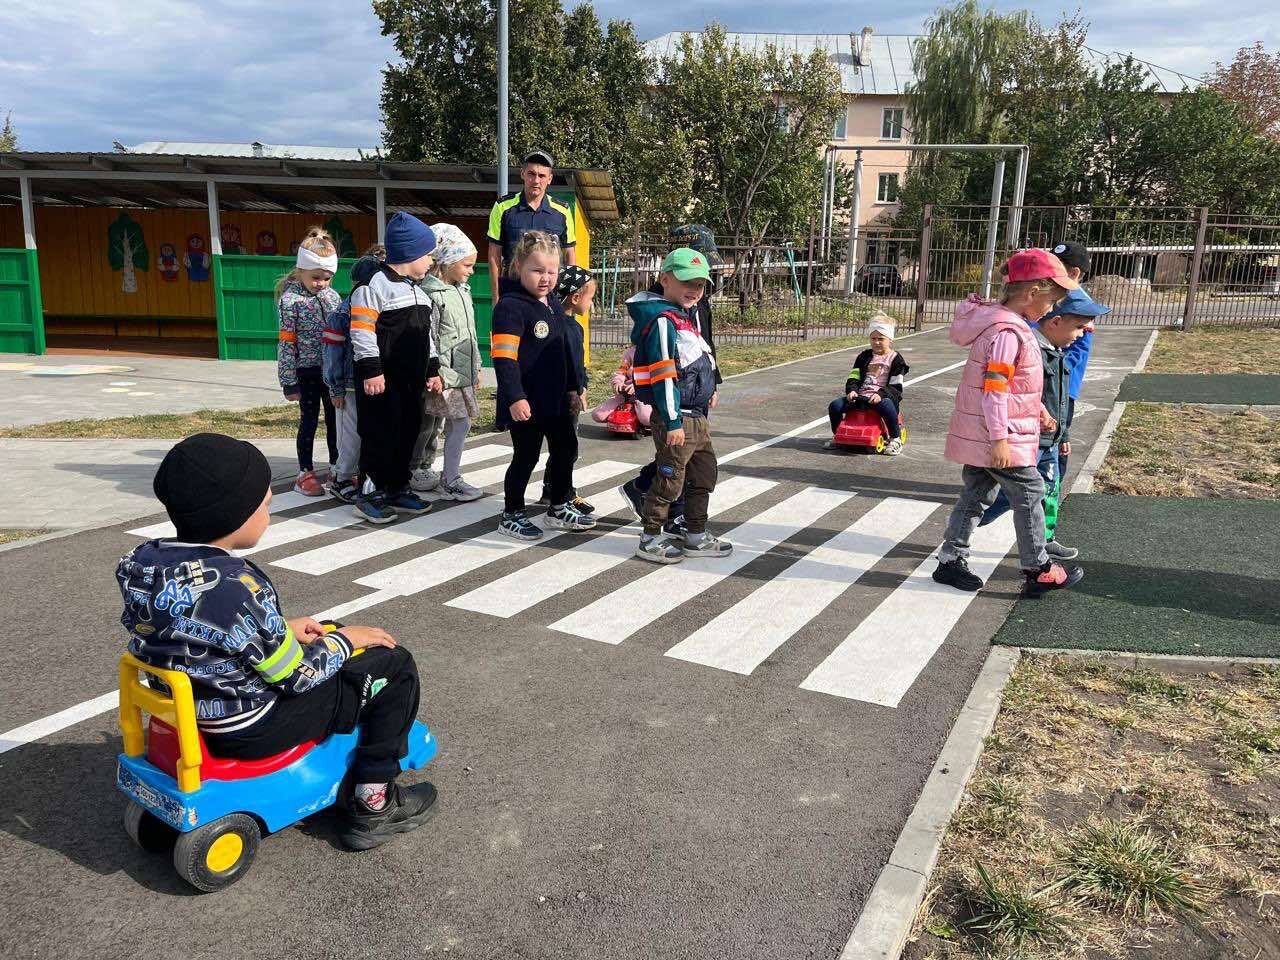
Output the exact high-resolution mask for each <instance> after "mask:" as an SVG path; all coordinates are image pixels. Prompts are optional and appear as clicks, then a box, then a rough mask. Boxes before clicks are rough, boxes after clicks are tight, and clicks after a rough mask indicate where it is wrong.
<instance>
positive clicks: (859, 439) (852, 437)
mask: <svg viewBox="0 0 1280 960" xmlns="http://www.w3.org/2000/svg"><path fill="white" fill-rule="evenodd" d="M898 428H899V432H898V435H899V436H900V437H901V438H902V442H903V443H906V442H907V429H906V427H904V426H902V414H901V413H899V414H898ZM831 439H832V442H833V443H835V445H836V446H839V447H871V448H873V449H874V450H875V452H876V453H884V448H885V447H887V446H888V445H889V436H888V433H887V431H886V430H885V428H884V421H883V420H882V419H881V418H880V414H878V413H876V412H875V411H874V410H870V409H868V408H866V407H859V408H858V409H856V410H850V411H849V412H848V413H846V414H845V415H844V419H843V420H841V421H840V426H838V427H836V435H835V436H834V437H832V438H831Z"/></svg>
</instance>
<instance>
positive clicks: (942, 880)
mask: <svg viewBox="0 0 1280 960" xmlns="http://www.w3.org/2000/svg"><path fill="white" fill-rule="evenodd" d="M1278 725H1280V669H1277V668H1265V669H1264V668H1249V667H1245V666H1231V667H1229V668H1228V667H1224V668H1223V669H1222V670H1220V671H1219V672H1216V673H1201V674H1195V675H1186V676H1176V675H1170V674H1167V673H1162V672H1159V671H1155V670H1126V669H1122V668H1120V667H1118V666H1115V665H1112V664H1110V663H1108V662H1106V661H1104V660H1101V659H1097V658H1078V657H1026V658H1024V659H1023V661H1022V662H1021V663H1020V664H1019V666H1018V668H1017V670H1016V671H1015V672H1014V675H1013V677H1012V678H1011V680H1010V682H1009V684H1008V686H1007V687H1006V690H1005V698H1004V703H1003V706H1002V709H1001V712H1000V715H999V717H998V718H997V720H996V725H995V729H994V731H993V732H992V734H991V736H990V737H989V738H988V739H987V743H986V749H985V751H984V753H983V756H982V759H981V761H980V762H979V765H978V769H977V771H976V773H975V775H974V778H973V780H972V782H971V783H970V785H969V788H968V790H967V791H966V794H965V797H964V799H963V801H962V802H961V805H960V808H959V810H958V811H957V814H956V816H955V818H953V820H952V822H951V824H950V826H949V828H948V830H947V834H946V837H945V840H944V843H943V848H942V853H941V856H940V858H939V861H938V867H937V869H936V870H935V872H934V875H933V877H932V878H931V885H930V890H929V892H928V894H927V896H926V898H925V902H924V904H923V905H922V906H921V909H920V912H919V914H918V916H917V919H916V925H915V930H914V933H913V937H912V941H911V943H909V944H908V946H907V949H906V951H905V953H904V954H903V956H904V958H906V960H926V958H929V960H977V958H1001V960H1014V958H1018V960H1037V958H1043V960H1049V958H1052V960H1086V958H1087V960H1102V958H1124V960H1136V958H1138V957H1144V958H1145V957H1161V958H1167V960H1192V958H1202V957H1208V956H1221V957H1223V958H1226V957H1248V958H1250V960H1255V958H1256V960H1276V958H1280V900H1277V897H1278V896H1280V766H1278V765H1277V764H1276V763H1275V761H1276V760H1277V758H1280V752H1277V751H1278V750H1280V726H1278Z"/></svg>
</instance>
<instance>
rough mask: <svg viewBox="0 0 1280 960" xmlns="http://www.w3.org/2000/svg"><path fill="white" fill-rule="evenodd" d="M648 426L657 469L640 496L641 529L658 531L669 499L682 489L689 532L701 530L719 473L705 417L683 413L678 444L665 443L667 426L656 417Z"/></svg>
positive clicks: (660, 528)
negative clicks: (642, 520)
mask: <svg viewBox="0 0 1280 960" xmlns="http://www.w3.org/2000/svg"><path fill="white" fill-rule="evenodd" d="M652 429H653V445H654V447H656V448H657V456H656V457H655V460H656V462H657V466H658V472H657V475H656V476H655V477H654V478H653V484H652V485H651V486H650V487H649V492H648V494H646V496H645V498H644V509H643V510H642V511H641V515H642V516H643V517H644V532H645V533H646V534H648V535H650V536H652V535H655V534H657V533H660V532H661V531H662V525H663V524H664V523H666V521H667V511H668V509H669V508H670V507H671V503H672V501H674V500H677V499H679V497H680V492H681V490H684V520H685V525H686V527H687V528H688V530H689V532H690V533H702V532H703V531H705V530H706V529H707V506H708V505H709V504H710V502H711V491H712V490H714V489H715V488H716V475H717V473H718V472H719V467H718V466H717V465H716V452H715V450H714V449H713V448H712V446H711V425H710V423H709V422H708V421H707V418H706V417H699V416H691V415H689V414H686V415H685V418H684V443H683V444H682V445H681V446H678V447H670V446H667V428H666V426H665V424H663V423H661V422H660V421H659V419H658V418H656V417H655V418H654V421H653V424H652ZM686 475H687V476H688V478H689V486H688V489H685V476H686Z"/></svg>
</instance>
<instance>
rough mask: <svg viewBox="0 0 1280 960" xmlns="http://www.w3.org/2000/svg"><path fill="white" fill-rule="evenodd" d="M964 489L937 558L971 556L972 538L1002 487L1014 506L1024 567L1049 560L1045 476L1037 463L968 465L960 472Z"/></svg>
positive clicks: (1032, 568)
mask: <svg viewBox="0 0 1280 960" xmlns="http://www.w3.org/2000/svg"><path fill="white" fill-rule="evenodd" d="M961 476H962V477H963V479H964V489H963V490H961V491H960V499H959V500H958V501H956V505H955V509H953V510H952V511H951V519H950V520H948V521H947V534H946V540H945V541H944V542H943V544H942V549H940V550H939V551H938V559H939V560H941V561H942V562H943V563H949V562H950V561H952V560H955V559H957V558H961V557H963V558H968V556H969V539H970V538H971V537H972V536H973V531H974V528H976V527H977V526H978V521H979V520H981V519H982V514H983V513H984V512H986V509H987V507H989V506H991V504H992V503H994V502H995V499H996V491H997V490H1003V491H1004V495H1005V496H1006V497H1007V498H1008V500H1009V505H1010V506H1011V507H1013V514H1014V530H1015V532H1016V533H1017V535H1018V561H1019V563H1020V564H1021V565H1022V569H1023V570H1039V569H1040V568H1041V567H1043V566H1044V565H1045V564H1046V563H1048V562H1049V555H1048V554H1047V553H1045V550H1044V504H1043V503H1042V502H1041V501H1042V500H1043V498H1044V478H1043V477H1041V476H1040V473H1039V471H1037V470H1036V468H1035V467H1011V468H1009V469H1008V470H997V469H995V468H994V467H970V466H966V467H965V468H964V472H963V473H962V475H961Z"/></svg>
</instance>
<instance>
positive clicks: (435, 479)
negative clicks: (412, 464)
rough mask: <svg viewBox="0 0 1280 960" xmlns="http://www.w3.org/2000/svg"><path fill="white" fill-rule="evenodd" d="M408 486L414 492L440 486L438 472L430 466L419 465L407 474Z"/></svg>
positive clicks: (422, 491)
mask: <svg viewBox="0 0 1280 960" xmlns="http://www.w3.org/2000/svg"><path fill="white" fill-rule="evenodd" d="M409 486H410V487H412V488H413V491H414V492H415V493H426V492H427V491H428V490H434V489H435V488H436V487H438V486H440V474H438V473H436V472H435V471H434V470H432V469H431V468H430V467H419V468H418V469H417V470H415V471H413V473H411V474H410V475H409Z"/></svg>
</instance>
